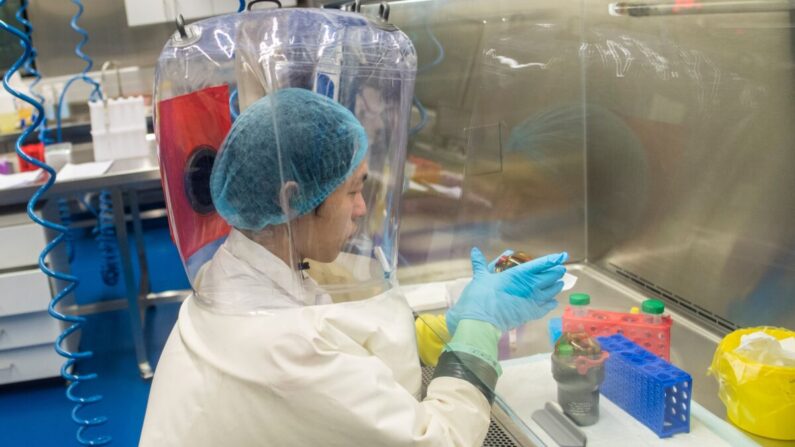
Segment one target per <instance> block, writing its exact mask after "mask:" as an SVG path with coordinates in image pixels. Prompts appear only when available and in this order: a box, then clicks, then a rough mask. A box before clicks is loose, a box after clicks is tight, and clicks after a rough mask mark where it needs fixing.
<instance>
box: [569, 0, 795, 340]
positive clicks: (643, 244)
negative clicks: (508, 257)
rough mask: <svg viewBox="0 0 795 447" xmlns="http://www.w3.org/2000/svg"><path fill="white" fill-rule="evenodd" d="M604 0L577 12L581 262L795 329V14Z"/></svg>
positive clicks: (715, 309) (731, 316)
mask: <svg viewBox="0 0 795 447" xmlns="http://www.w3.org/2000/svg"><path fill="white" fill-rule="evenodd" d="M705 3H706V2H705ZM784 3H786V2H784ZM608 4H609V2H608V1H604V0H602V1H589V2H586V5H585V9H584V11H585V29H586V34H585V35H584V42H583V48H582V51H581V57H582V60H583V64H584V69H585V71H584V82H585V85H586V97H585V104H586V105H587V108H588V114H587V115H586V121H587V122H588V126H587V135H588V139H587V148H586V153H587V165H588V170H587V179H588V184H587V191H588V241H589V244H588V259H589V261H591V262H594V263H599V264H600V265H602V266H603V267H605V268H607V269H610V270H613V271H623V272H625V273H628V274H630V275H635V276H636V277H637V278H639V279H640V280H641V281H642V282H645V283H648V284H650V285H651V286H652V287H656V288H661V289H664V290H665V291H666V293H669V294H670V295H671V296H672V297H675V298H676V299H677V300H680V301H682V302H683V303H685V304H689V305H690V306H691V307H693V308H694V309H695V310H697V311H698V312H700V313H712V314H715V316H716V317H717V318H722V319H723V320H725V321H726V324H727V326H732V325H734V326H756V325H774V326H783V327H789V328H793V327H795V306H793V301H792V291H793V290H794V289H795V275H793V274H792V273H793V271H795V249H794V248H793V247H795V228H793V226H792V224H791V223H792V221H793V218H795V196H793V195H792V194H791V192H790V191H792V189H793V187H794V186H795V176H793V175H792V173H791V167H792V166H793V165H795V151H793V150H792V146H793V144H792V142H793V140H795V128H793V126H792V123H793V114H794V113H795V94H794V93H793V86H794V85H795V84H793V79H795V63H793V50H794V49H795V47H793V42H794V41H795V40H794V39H795V27H794V25H793V18H794V17H795V15H791V14H790V12H789V11H788V10H781V11H778V12H761V13H754V14H751V13H743V14H716V13H713V12H714V11H713V9H711V7H709V6H707V4H705V5H704V8H703V11H702V10H701V9H702V8H701V7H699V8H697V9H699V14H698V15H677V14H675V13H672V14H669V15H667V16H656V17H643V18H641V17H615V16H611V15H609V14H608V11H607V8H608ZM764 4H765V2H761V3H760V2H735V3H726V4H724V6H726V5H728V6H729V7H735V8H740V7H743V6H744V7H746V8H754V7H760V8H761V7H763V6H764ZM789 8H792V3H791V2H790V5H789ZM724 12H726V11H724Z"/></svg>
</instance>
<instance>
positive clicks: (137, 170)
mask: <svg viewBox="0 0 795 447" xmlns="http://www.w3.org/2000/svg"><path fill="white" fill-rule="evenodd" d="M38 187H39V186H38V185H28V186H23V187H19V188H10V189H0V206H8V205H17V204H23V203H27V201H28V200H30V197H31V196H32V195H33V193H34V192H35V191H36V189H38ZM115 187H121V188H123V189H125V190H131V189H137V190H141V189H148V188H160V169H159V168H158V164H157V161H156V160H155V159H153V158H151V157H150V158H129V159H122V160H115V161H114V162H113V164H112V165H111V166H110V169H109V170H108V172H107V173H105V174H104V175H101V176H98V177H90V178H84V179H76V180H67V181H63V182H57V183H55V185H53V187H52V189H50V190H49V191H48V193H47V195H46V196H45V197H44V198H45V200H46V199H47V198H50V197H54V196H55V197H57V196H58V195H62V194H71V193H79V192H85V191H98V190H100V189H104V188H115Z"/></svg>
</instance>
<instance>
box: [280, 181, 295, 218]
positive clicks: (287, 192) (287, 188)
mask: <svg viewBox="0 0 795 447" xmlns="http://www.w3.org/2000/svg"><path fill="white" fill-rule="evenodd" d="M298 188H299V186H298V183H296V182H294V181H289V182H286V183H284V184H283V185H282V189H281V190H280V191H279V206H280V207H281V208H282V212H283V213H284V215H285V216H287V220H291V219H292V218H294V217H296V216H297V215H298V212H297V211H296V210H294V209H293V208H292V207H291V206H290V203H291V201H292V199H293V197H295V195H296V194H298Z"/></svg>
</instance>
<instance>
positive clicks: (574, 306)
mask: <svg viewBox="0 0 795 447" xmlns="http://www.w3.org/2000/svg"><path fill="white" fill-rule="evenodd" d="M589 304H591V296H590V295H588V294H587V293H572V294H571V295H569V305H570V306H571V311H572V313H573V314H574V316H575V317H577V318H584V317H587V316H588V305H589Z"/></svg>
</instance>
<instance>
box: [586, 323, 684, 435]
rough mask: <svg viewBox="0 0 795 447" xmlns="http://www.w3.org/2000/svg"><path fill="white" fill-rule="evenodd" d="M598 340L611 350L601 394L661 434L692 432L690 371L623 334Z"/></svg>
mask: <svg viewBox="0 0 795 447" xmlns="http://www.w3.org/2000/svg"><path fill="white" fill-rule="evenodd" d="M597 340H598V341H599V344H600V345H601V346H602V349H603V350H605V351H607V352H609V353H610V357H609V358H608V359H607V361H606V362H605V380H604V382H603V383H602V385H601V387H600V391H601V392H602V394H604V396H605V397H607V398H608V399H610V400H611V401H613V403H615V404H616V405H618V406H619V407H621V408H622V409H623V410H624V411H626V412H627V413H629V414H630V415H632V416H633V417H634V418H635V419H637V420H638V421H640V422H641V423H643V425H645V426H647V427H649V428H650V429H651V430H652V431H653V432H654V433H656V434H657V436H659V437H661V438H667V437H670V436H673V435H675V434H677V433H689V432H690V399H691V397H692V394H693V378H692V377H690V374H688V373H686V372H685V371H682V370H681V369H679V368H677V367H676V366H674V365H672V364H670V363H668V362H667V361H665V360H664V359H662V358H660V357H658V356H656V355H654V354H652V353H651V352H649V351H647V350H645V349H643V348H641V347H640V346H638V345H637V344H635V343H633V342H632V341H630V340H629V339H627V338H626V337H624V336H623V335H621V334H616V335H611V336H609V337H597Z"/></svg>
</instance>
